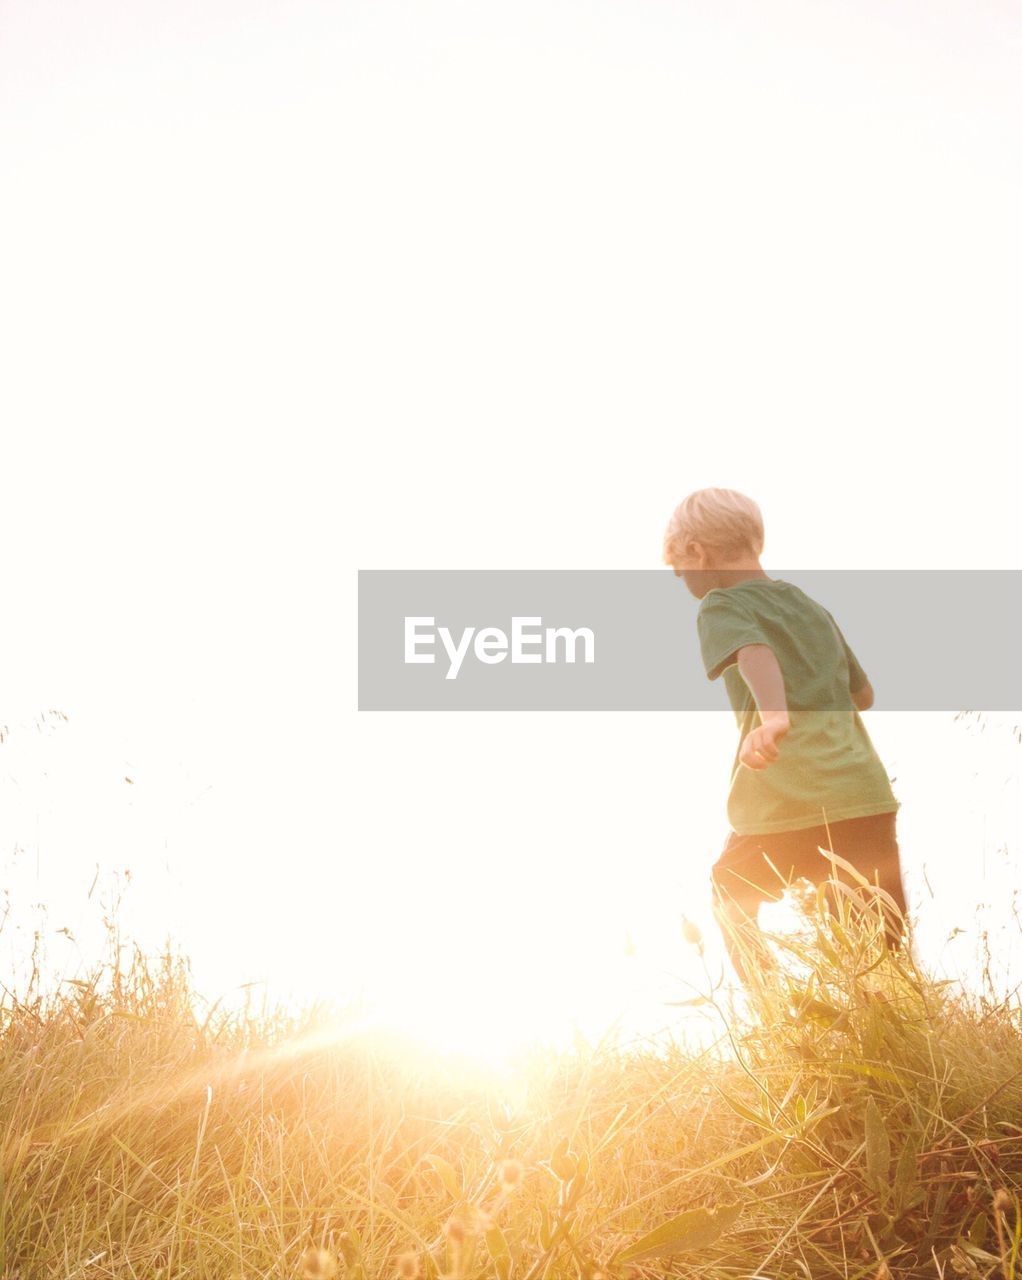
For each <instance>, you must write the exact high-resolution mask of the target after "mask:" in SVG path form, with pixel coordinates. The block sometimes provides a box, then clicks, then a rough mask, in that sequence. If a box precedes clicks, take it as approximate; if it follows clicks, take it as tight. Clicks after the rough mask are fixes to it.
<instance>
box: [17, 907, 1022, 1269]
mask: <svg viewBox="0 0 1022 1280" xmlns="http://www.w3.org/2000/svg"><path fill="white" fill-rule="evenodd" d="M690 942H691V945H693V946H695V947H697V948H698V947H699V946H700V943H699V939H698V937H697V936H696V935H695V934H694V933H693V934H692V935H691V937H690ZM698 999H699V1000H700V1001H701V1002H702V1004H703V1006H704V1009H703V1012H705V1014H706V1015H707V1016H708V1017H709V1018H710V1019H712V1020H713V1021H714V1022H715V1023H716V1025H717V1026H718V1027H719V1037H718V1038H717V1039H716V1041H715V1042H714V1043H713V1044H711V1045H710V1046H709V1047H705V1048H699V1049H691V1048H688V1049H687V1048H685V1047H682V1046H681V1045H678V1044H674V1045H672V1046H670V1047H664V1046H660V1047H659V1048H654V1047H652V1046H650V1047H647V1048H644V1049H635V1048H632V1049H628V1050H626V1049H624V1048H622V1047H621V1046H620V1045H615V1044H613V1043H607V1044H603V1045H600V1046H596V1047H591V1046H582V1045H580V1046H579V1047H578V1048H577V1049H576V1050H575V1051H574V1052H570V1053H561V1054H556V1055H555V1054H543V1053H536V1054H534V1055H533V1057H532V1058H531V1059H530V1061H529V1062H528V1063H527V1064H523V1065H522V1067H521V1070H520V1072H519V1073H518V1075H517V1076H516V1077H515V1079H514V1081H513V1082H505V1083H504V1084H501V1083H499V1082H497V1081H495V1080H487V1079H486V1078H485V1077H483V1076H482V1075H481V1074H476V1073H473V1072H472V1071H471V1070H470V1069H469V1068H468V1067H467V1066H466V1065H464V1064H460V1065H459V1064H458V1063H456V1062H450V1061H443V1060H440V1059H431V1058H430V1057H429V1056H428V1055H426V1054H424V1053H423V1052H421V1051H413V1050H411V1049H410V1048H409V1047H408V1046H403V1045H402V1044H401V1043H399V1042H398V1041H396V1040H394V1039H389V1040H388V1039H384V1038H381V1037H379V1036H374V1037H370V1036H366V1035H361V1036H360V1035H358V1034H355V1030H354V1028H352V1027H351V1026H347V1027H346V1026H345V1024H344V1022H343V1020H340V1021H338V1020H337V1019H336V1018H334V1017H331V1016H329V1015H328V1014H327V1013H326V1012H325V1011H323V1010H309V1011H308V1012H307V1013H305V1014H303V1015H299V1016H295V1015H294V1014H289V1015H285V1014H282V1013H281V1014H275V1013H266V1012H259V1013H256V1012H252V1011H251V1010H250V1011H247V1012H237V1011H234V1012H224V1011H220V1010H217V1009H213V1010H212V1011H210V1010H207V1009H204V1008H203V1007H202V1006H201V1003H200V1002H199V1001H198V1000H197V999H196V997H195V996H194V995H193V993H192V991H191V988H190V982H189V975H188V971H187V967H186V966H185V965H184V964H183V963H181V962H179V961H175V960H173V959H171V958H164V959H162V960H160V961H157V962H152V961H147V960H146V959H145V958H144V957H142V956H139V955H137V954H136V955H134V956H133V957H129V958H125V953H124V952H123V951H119V952H118V953H116V954H115V955H114V956H113V957H112V958H111V960H110V963H108V964H107V965H105V966H104V967H103V969H102V970H101V971H99V972H97V973H96V974H95V975H94V976H93V977H92V978H91V979H90V980H88V981H80V982H78V983H74V984H67V983H65V984H63V985H62V986H60V987H59V988H58V989H57V990H55V991H53V990H49V991H47V990H45V984H43V983H42V982H41V981H40V982H37V983H36V984H35V985H34V986H33V987H32V989H30V990H28V991H27V992H25V993H22V995H21V997H20V998H18V999H16V998H15V997H13V996H12V995H10V994H8V995H7V996H6V997H5V1000H4V1003H3V1010H2V1017H3V1021H2V1039H0V1120H2V1135H0V1144H2V1168H0V1174H2V1188H0V1275H2V1276H4V1277H6V1278H7V1280H13V1278H14V1277H20V1278H21V1280H35V1278H36V1277H81V1278H82V1280H100V1278H101V1277H139V1278H140V1280H141V1278H142V1277H145V1278H146V1280H155V1278H156V1277H207V1278H209V1280H213V1278H216V1280H220V1278H221V1277H223V1278H227V1277H238V1278H240V1277H250V1278H254V1277H306V1278H309V1280H312V1278H314V1277H324V1278H326V1277H331V1276H347V1277H350V1278H351V1280H375V1278H376V1277H381V1278H382V1277H395V1276H403V1277H405V1278H406V1280H413V1278H414V1277H417V1276H422V1277H434V1276H437V1277H439V1276H449V1277H475V1276H480V1277H482V1276H488V1277H494V1278H495V1280H541V1278H542V1277H555V1276H556V1277H562V1276H571V1277H584V1278H585V1277H588V1278H590V1280H596V1278H597V1277H621V1278H622V1280H624V1278H626V1277H627V1278H628V1280H639V1278H640V1277H644V1276H659V1275H664V1274H670V1275H676V1276H680V1277H688V1276H693V1277H694V1276H700V1277H712V1278H718V1277H719V1278H720V1280H724V1278H725V1277H727V1278H732V1277H755V1276H762V1277H772V1278H777V1280H787V1278H789V1277H799V1276H805V1277H811V1278H813V1280H815V1278H817V1277H819V1278H820V1280H823V1277H830V1276H840V1277H845V1278H846V1280H851V1278H852V1277H884V1276H888V1275H890V1276H905V1277H909V1276H913V1277H914V1276H920V1277H922V1276H926V1277H939V1276H949V1277H950V1276H972V1277H978V1276H996V1277H1013V1276H1015V1274H1016V1269H1017V1267H1018V1264H1017V1261H1016V1258H1017V1253H1018V1248H1019V1236H1020V1230H1022V1227H1020V1215H1019V1207H1018V1204H1019V1202H1018V1199H1017V1194H1016V1193H1017V1189H1018V1187H1019V1185H1020V1183H1022V1036H1020V1018H1019V1007H1018V1004H1017V1003H1015V1002H1007V1003H998V1002H996V1001H995V1000H993V999H982V998H979V999H971V1000H967V999H966V998H965V997H964V996H963V995H962V994H961V993H960V992H957V991H956V990H955V989H954V988H953V987H950V986H946V985H945V986H941V985H938V984H935V983H933V982H932V981H929V980H927V979H926V978H925V976H923V975H922V974H921V973H919V972H918V971H917V970H916V968H915V967H914V965H913V963H912V962H911V960H910V959H909V958H908V957H907V956H905V955H903V954H902V955H888V954H885V953H884V951H883V949H882V947H881V945H880V943H879V941H878V934H877V931H876V930H875V929H873V928H872V927H871V925H870V923H869V922H868V921H867V922H865V923H864V924H861V925H856V926H853V923H852V921H851V920H850V919H849V918H848V917H847V915H845V917H844V919H843V922H842V921H829V922H828V921H819V922H817V923H815V924H814V923H812V916H811V915H810V916H807V923H806V928H805V929H804V930H803V932H802V933H801V934H799V935H798V936H797V937H792V938H789V939H787V940H786V941H784V942H783V943H782V944H781V949H780V958H779V963H778V965H777V967H776V968H775V969H773V970H769V971H767V972H765V973H764V976H763V978H762V980H761V986H760V989H759V990H758V991H757V992H756V993H755V994H754V997H753V999H752V1000H751V1001H750V1003H749V1006H748V1007H747V1008H746V1009H745V1011H744V1012H741V1011H736V1010H735V1009H733V1008H730V1007H728V1005H727V1004H726V1003H725V1002H723V1001H722V998H721V995H720V993H719V991H715V990H714V989H713V987H712V984H711V985H710V986H709V987H708V989H707V991H706V993H705V994H704V995H703V996H702V997H698ZM471 1016H472V1011H471V1009H466V1011H465V1017H466V1018H469V1019H470V1018H471ZM1019 1270H1020V1272H1022V1268H1019Z"/></svg>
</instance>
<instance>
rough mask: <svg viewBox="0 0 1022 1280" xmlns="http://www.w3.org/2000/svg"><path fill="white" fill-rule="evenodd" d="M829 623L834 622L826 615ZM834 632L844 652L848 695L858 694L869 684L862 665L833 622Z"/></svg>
mask: <svg viewBox="0 0 1022 1280" xmlns="http://www.w3.org/2000/svg"><path fill="white" fill-rule="evenodd" d="M827 617H828V618H830V620H831V622H834V616H833V614H831V613H829V612H828V614H827ZM834 630H835V631H836V632H837V638H838V639H839V640H840V641H841V648H842V649H843V650H844V655H845V658H846V659H847V660H848V691H849V693H858V692H859V690H860V689H863V688H865V686H866V685H867V684H869V676H867V675H866V672H865V671H864V670H863V668H862V663H861V662H860V661H859V659H858V658H857V657H856V656H855V654H854V653H853V652H852V646H851V645H850V644H849V643H848V641H847V640H846V639H845V637H844V635H843V633H842V631H841V628H840V627H839V626H838V625H837V623H836V622H834Z"/></svg>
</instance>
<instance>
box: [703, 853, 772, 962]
mask: <svg viewBox="0 0 1022 1280" xmlns="http://www.w3.org/2000/svg"><path fill="white" fill-rule="evenodd" d="M786 840H787V837H786V835H785V834H781V835H780V836H770V837H764V836H740V835H737V834H736V833H735V832H732V833H731V835H730V837H729V838H728V841H727V844H726V845H725V846H724V852H723V853H722V854H721V855H720V857H719V858H718V859H717V861H716V863H715V864H714V867H713V871H712V876H711V878H712V885H713V915H714V919H715V920H716V921H717V925H718V927H719V929H720V931H721V934H722V935H723V938H724V945H725V947H726V948H727V953H728V956H729V958H730V960H731V963H732V965H733V966H734V969H735V972H736V973H737V974H738V976H739V978H741V980H742V982H743V983H744V984H745V985H746V986H748V985H749V978H750V970H753V971H754V970H755V969H756V968H759V969H762V968H763V966H764V965H767V966H768V965H770V963H771V960H770V956H769V954H768V952H767V950H766V947H765V944H764V942H763V937H762V934H761V933H760V930H759V919H758V917H759V909H760V907H761V906H762V905H763V903H764V902H778V901H780V899H781V897H782V896H783V894H784V890H785V888H786V887H787V882H786V880H785V876H784V872H783V870H782V868H783V866H784V863H785V861H786V857H785V851H786ZM768 846H769V847H768ZM771 864H773V865H771Z"/></svg>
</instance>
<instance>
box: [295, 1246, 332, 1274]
mask: <svg viewBox="0 0 1022 1280" xmlns="http://www.w3.org/2000/svg"><path fill="white" fill-rule="evenodd" d="M336 1275H337V1259H336V1258H335V1257H334V1255H333V1254H332V1253H331V1252H330V1251H329V1250H328V1249H317V1248H316V1246H315V1245H313V1244H310V1245H309V1247H308V1248H307V1249H306V1250H305V1252H304V1253H303V1254H302V1260H301V1276H302V1280H334V1276H336Z"/></svg>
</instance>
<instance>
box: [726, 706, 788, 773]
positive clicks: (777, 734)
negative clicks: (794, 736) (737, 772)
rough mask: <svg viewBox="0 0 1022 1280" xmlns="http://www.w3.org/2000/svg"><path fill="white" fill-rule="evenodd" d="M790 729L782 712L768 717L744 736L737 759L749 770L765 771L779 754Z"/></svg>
mask: <svg viewBox="0 0 1022 1280" xmlns="http://www.w3.org/2000/svg"><path fill="white" fill-rule="evenodd" d="M790 728H791V721H790V720H789V719H788V717H787V715H786V714H784V713H783V712H778V713H775V714H773V715H770V716H768V717H767V719H766V720H764V722H763V723H762V724H761V725H759V726H758V727H757V728H755V729H753V731H752V732H751V733H748V734H746V735H745V738H744V740H743V741H742V746H741V750H740V751H739V752H738V759H739V760H740V761H741V763H742V764H744V765H745V766H746V767H747V768H749V769H766V768H767V767H768V766H769V765H771V764H773V762H774V761H775V760H776V759H777V757H778V756H779V755H780V754H781V743H782V742H783V740H784V739H785V737H786V736H787V734H788V730H789V729H790Z"/></svg>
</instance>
